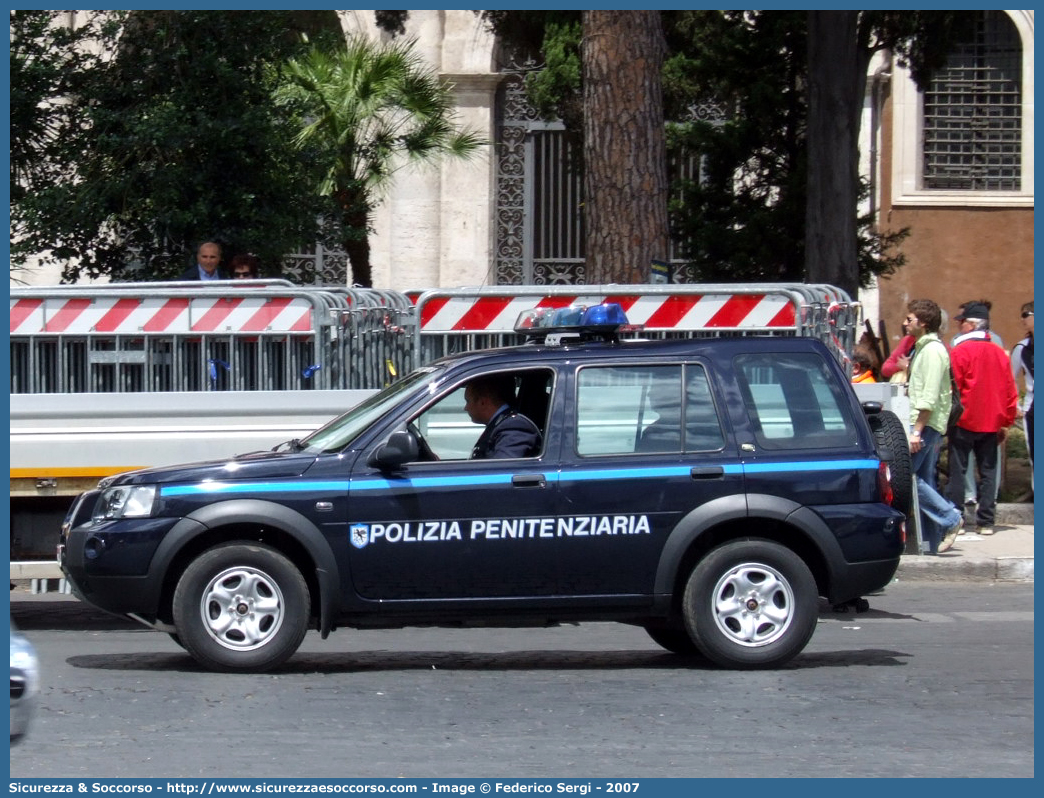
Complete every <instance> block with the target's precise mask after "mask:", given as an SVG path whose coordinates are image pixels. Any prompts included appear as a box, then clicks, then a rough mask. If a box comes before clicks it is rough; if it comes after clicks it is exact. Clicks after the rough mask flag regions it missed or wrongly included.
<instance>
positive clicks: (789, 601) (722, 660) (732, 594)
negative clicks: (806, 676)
mask: <svg viewBox="0 0 1044 798" xmlns="http://www.w3.org/2000/svg"><path fill="white" fill-rule="evenodd" d="M741 598H742V599H744V600H743V601H742V602H741V601H740V599H741ZM682 608H683V610H684V615H685V625H686V628H687V629H688V630H689V635H690V636H691V637H692V639H693V640H694V641H695V643H696V646H697V648H699V650H700V651H701V652H702V653H703V654H704V655H705V656H706V657H707V658H708V659H709V660H711V661H712V662H715V663H717V664H718V665H721V666H724V667H726V668H744V669H754V668H772V667H775V666H777V665H782V664H783V663H785V662H787V661H789V660H791V659H793V658H794V657H795V656H797V655H798V654H799V653H801V651H802V650H803V649H804V648H805V646H806V645H807V644H808V641H809V640H810V639H811V638H812V633H813V632H814V631H815V628H816V620H817V617H818V615H819V595H818V590H817V588H816V582H815V579H813V578H812V573H811V571H809V569H808V566H807V565H805V563H804V562H803V561H802V560H801V558H800V557H798V556H797V555H796V554H795V553H794V552H792V551H791V550H790V549H788V548H786V547H784V546H781V545H779V544H778V543H773V542H771V541H768V540H757V539H747V540H736V541H732V542H730V543H725V544H723V545H721V546H719V547H718V548H716V549H714V550H713V551H711V552H710V553H709V554H708V555H707V556H706V557H704V558H703V560H701V561H700V562H699V563H698V564H697V565H696V567H695V568H694V569H693V570H692V574H691V575H690V576H689V581H688V582H687V584H686V585H685V596H684V600H683V603H682Z"/></svg>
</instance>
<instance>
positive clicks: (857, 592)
mask: <svg viewBox="0 0 1044 798" xmlns="http://www.w3.org/2000/svg"><path fill="white" fill-rule="evenodd" d="M603 315H604V314H603ZM578 330H579V331H578V332H577V331H569V330H563V329H560V328H554V327H550V328H548V329H547V330H544V331H542V332H541V337H543V338H544V340H539V339H538V340H537V341H536V342H532V343H527V344H524V345H521V346H517V347H512V348H504V349H497V350H485V351H477V352H467V353H462V354H458V355H454V356H450V357H447V358H444V359H442V360H440V361H438V362H436V363H434V364H432V365H430V366H427V367H424V368H421V369H419V370H417V371H415V372H414V373H412V374H410V375H409V376H407V377H405V378H404V379H402V380H400V381H399V382H396V383H394V384H393V385H391V386H390V387H388V388H387V389H385V390H384V391H382V392H381V393H379V394H376V395H374V396H372V397H370V398H369V399H367V400H366V401H365V402H363V403H362V404H361V405H359V406H357V407H355V408H354V409H352V410H351V411H349V412H348V413H346V414H344V415H343V416H340V417H339V418H337V419H335V420H333V421H331V422H330V423H329V424H327V425H326V426H324V427H323V428H321V429H319V430H318V431H316V432H315V433H313V434H312V435H311V436H309V437H308V438H305V439H303V440H300V441H290V442H287V443H286V444H281V445H280V446H277V447H276V448H275V449H274V450H273V451H267V452H258V453H252V454H245V455H240V456H236V457H232V458H230V459H228V460H227V461H220V462H206V463H194V464H190V465H182V466H176V467H170V468H151V469H147V470H142V471H135V472H131V473H126V474H122V475H119V476H117V477H114V478H111V479H108V480H105V481H104V482H103V483H102V484H101V485H100V486H99V488H98V489H97V490H95V491H91V492H89V493H85V494H83V495H82V496H80V497H79V498H78V499H77V501H76V503H75V504H74V506H73V508H72V509H71V510H70V512H69V515H68V517H67V519H66V521H65V524H64V526H63V532H62V546H61V552H62V553H61V565H62V568H63V570H64V571H65V573H66V575H67V576H68V578H69V580H70V581H71V583H72V585H73V587H74V589H75V591H76V593H77V594H78V595H79V596H80V597H81V598H82V599H84V600H86V601H88V602H90V603H92V604H94V605H97V606H98V607H101V608H102V609H104V610H108V611H110V612H113V613H119V614H126V615H132V616H133V617H135V618H136V619H138V620H141V621H144V622H146V623H148V624H149V625H151V626H153V627H155V628H157V629H160V630H162V631H166V632H168V633H170V634H171V636H172V637H173V638H174V639H175V640H176V641H177V642H178V643H179V644H180V645H182V646H183V647H184V648H185V649H186V650H188V651H189V652H190V653H191V654H192V656H193V657H195V658H196V659H197V660H198V661H199V662H201V663H202V664H204V665H205V666H207V667H208V668H212V669H214V670H225V671H260V670H265V669H268V668H272V667H273V666H275V665H278V664H279V663H281V662H283V661H285V660H286V659H287V658H288V657H290V656H292V655H293V653H294V652H295V651H296V649H297V648H298V646H299V645H300V643H301V641H302V639H303V637H304V635H305V633H306V631H307V630H308V629H310V628H311V629H316V630H318V631H319V632H320V633H321V635H322V636H323V637H324V638H325V637H326V636H327V634H329V632H331V631H332V630H334V629H335V628H337V627H338V626H349V627H357V628H362V627H365V628H393V627H405V626H414V625H440V626H461V625H510V626H524V625H531V626H545V625H549V624H554V623H558V622H578V621H581V622H582V621H619V622H623V623H629V624H637V625H639V626H642V627H644V628H645V629H646V630H647V631H648V632H649V634H650V635H651V636H652V638H653V639H654V640H655V641H656V642H657V643H659V644H660V645H662V646H664V647H665V648H667V649H669V650H670V651H673V652H676V653H679V654H702V655H704V656H705V657H707V658H709V659H711V660H713V661H714V662H716V663H718V664H719V665H723V666H726V667H738V668H761V667H772V666H776V665H779V664H781V663H784V662H786V661H788V660H790V659H791V658H792V657H794V656H795V655H797V654H798V653H799V652H801V650H802V649H803V648H804V647H805V645H806V644H807V643H808V641H809V639H810V638H811V636H812V633H813V631H814V629H815V625H816V620H817V615H818V608H819V599H820V597H821V596H822V597H825V598H826V599H827V600H828V601H829V602H831V603H833V604H838V603H843V602H847V601H851V600H853V599H858V598H859V597H861V596H864V595H865V594H867V593H869V592H872V591H875V590H878V589H880V588H882V587H883V586H885V585H886V584H887V583H888V582H889V581H890V579H891V578H892V576H893V574H894V572H895V570H896V568H897V566H898V563H899V557H900V553H901V552H902V551H903V548H904V542H905V541H904V535H905V531H904V515H903V514H902V513H901V512H899V510H898V509H896V507H895V506H893V505H896V504H898V502H896V501H895V498H894V495H893V492H892V485H891V482H892V480H891V473H892V472H891V468H890V466H895V465H897V464H900V458H901V457H903V456H905V449H903V447H902V446H900V445H899V444H898V441H899V440H900V439H902V440H903V442H905V439H904V438H902V425H901V424H899V422H898V420H897V419H896V418H895V417H894V416H893V415H892V414H890V413H888V412H887V411H882V410H881V409H880V407H879V406H870V407H861V406H860V404H859V402H858V401H857V399H856V397H855V394H854V393H853V391H852V389H851V386H850V385H849V382H848V380H847V378H846V375H845V373H844V372H843V370H842V368H841V367H840V366H839V365H838V363H837V361H836V360H835V358H834V357H833V356H832V354H831V353H830V351H829V350H828V349H827V348H826V347H825V346H824V345H823V344H821V343H820V342H818V341H816V340H812V339H807V338H770V337H764V338H762V337H737V338H715V339H699V340H672V341H636V340H619V339H618V338H617V337H616V335H614V334H612V333H611V331H610V332H608V333H607V332H605V331H604V330H603V331H601V334H593V333H592V332H591V331H590V330H587V328H584V327H581V328H578ZM585 331H586V332H585ZM491 375H499V377H500V378H501V380H503V378H504V375H509V376H510V379H511V381H512V382H513V384H514V386H515V397H514V402H513V409H514V410H516V411H517V412H518V413H519V414H522V415H525V416H526V417H528V418H529V419H530V420H532V421H533V422H534V424H535V425H536V427H537V428H538V430H539V433H540V436H539V438H540V440H539V446H538V451H537V453H536V454H535V455H534V456H531V457H524V458H517V459H472V457H471V454H472V449H473V447H474V445H475V442H476V439H477V438H478V436H479V434H480V432H481V431H482V428H481V427H480V426H476V424H474V423H473V422H472V420H471V418H470V417H469V416H468V414H467V413H466V412H465V410H464V407H465V398H464V391H465V388H466V386H467V385H468V384H469V383H471V382H472V381H474V380H476V379H477V378H480V377H487V376H491ZM882 428H883V429H884V430H885V431H886V432H889V431H890V433H891V434H892V435H893V436H897V437H894V440H893V441H892V445H891V446H889V445H888V435H884V436H882V435H881V434H880V432H879V431H880V429H882ZM896 430H898V432H896ZM893 450H894V451H893ZM900 450H901V451H900ZM900 465H901V464H900ZM903 467H904V468H905V469H906V470H905V471H903V470H902V468H900V469H899V470H900V471H901V472H902V473H903V474H904V475H908V473H909V472H908V462H907V463H906V464H905V466H903Z"/></svg>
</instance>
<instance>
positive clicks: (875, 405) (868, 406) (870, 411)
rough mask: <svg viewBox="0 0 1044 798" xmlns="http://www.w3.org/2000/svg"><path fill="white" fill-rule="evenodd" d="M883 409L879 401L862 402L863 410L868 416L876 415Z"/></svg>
mask: <svg viewBox="0 0 1044 798" xmlns="http://www.w3.org/2000/svg"><path fill="white" fill-rule="evenodd" d="M883 409H884V405H882V404H881V403H880V402H863V412H864V413H865V414H866V415H868V416H876V415H877V414H878V413H880V412H881V411H882V410H883Z"/></svg>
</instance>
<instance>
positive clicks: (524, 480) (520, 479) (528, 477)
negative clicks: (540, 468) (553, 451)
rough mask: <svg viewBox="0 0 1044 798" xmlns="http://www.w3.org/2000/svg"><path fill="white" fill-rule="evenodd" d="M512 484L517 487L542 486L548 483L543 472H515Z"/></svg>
mask: <svg viewBox="0 0 1044 798" xmlns="http://www.w3.org/2000/svg"><path fill="white" fill-rule="evenodd" d="M511 484H512V485H514V486H515V487H516V488H542V487H544V486H545V485H547V480H546V479H545V478H544V475H543V474H515V476H513V477H511Z"/></svg>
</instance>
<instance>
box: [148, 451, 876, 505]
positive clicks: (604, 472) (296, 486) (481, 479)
mask: <svg viewBox="0 0 1044 798" xmlns="http://www.w3.org/2000/svg"><path fill="white" fill-rule="evenodd" d="M721 466H722V469H723V470H724V473H725V474H726V475H729V476H736V475H739V474H751V475H754V474H776V473H778V474H792V473H795V472H801V471H857V470H864V469H871V470H875V471H876V470H877V467H878V461H877V460H870V459H866V460H821V461H819V462H791V463H787V462H775V463H748V464H746V465H743V464H741V463H722V464H721ZM691 471H692V466H690V465H677V466H657V467H650V468H598V469H589V470H585V471H566V472H563V473H562V474H555V473H546V474H545V475H544V477H545V478H546V479H547V481H548V482H549V483H556V482H591V481H596V480H617V479H663V478H665V477H685V476H688V475H689V473H690V472H691ZM515 474H516V472H514V471H510V472H504V473H499V474H469V475H460V476H447V477H417V478H414V479H396V480H390V479H382V478H376V477H375V478H371V479H357V480H354V481H353V482H350V481H348V480H313V481H308V482H292V481H287V482H203V483H199V484H195V485H173V486H171V487H164V488H162V490H161V492H162V495H164V496H197V495H203V494H215V493H220V494H223V495H230V494H238V493H324V492H328V491H344V492H348V491H349V490H353V491H381V490H401V489H403V488H406V489H413V490H417V489H422V488H459V487H468V486H479V485H509V484H511V479H512V477H514V476H515Z"/></svg>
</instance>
